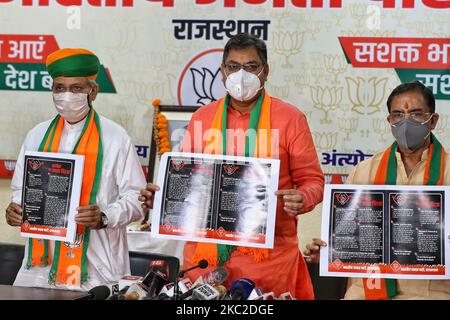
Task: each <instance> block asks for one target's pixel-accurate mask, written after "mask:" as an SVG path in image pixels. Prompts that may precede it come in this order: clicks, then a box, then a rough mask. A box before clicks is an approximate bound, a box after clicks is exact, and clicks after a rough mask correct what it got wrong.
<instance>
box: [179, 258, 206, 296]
mask: <svg viewBox="0 0 450 320" xmlns="http://www.w3.org/2000/svg"><path fill="white" fill-rule="evenodd" d="M207 267H208V261H207V260H205V259H202V260H200V261H199V262H198V263H197V265H195V266H193V267H190V268H187V269H184V270H181V271H180V272H179V273H178V277H177V281H176V283H175V290H174V291H175V293H174V299H175V300H179V298H180V297H179V296H178V285H179V283H178V282H179V281H178V280H179V279H180V278H183V277H184V274H185V273H186V272H189V271H191V270H194V269H197V268H200V269H205V268H207Z"/></svg>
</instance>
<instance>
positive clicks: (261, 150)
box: [193, 89, 272, 266]
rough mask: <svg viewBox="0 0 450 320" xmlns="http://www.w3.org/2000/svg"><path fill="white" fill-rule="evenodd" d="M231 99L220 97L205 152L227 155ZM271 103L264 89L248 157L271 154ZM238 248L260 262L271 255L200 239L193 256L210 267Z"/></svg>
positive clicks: (255, 113) (253, 120) (248, 140)
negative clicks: (218, 133) (228, 116)
mask: <svg viewBox="0 0 450 320" xmlns="http://www.w3.org/2000/svg"><path fill="white" fill-rule="evenodd" d="M229 101H230V97H229V95H227V96H225V97H224V98H222V99H220V100H219V104H218V108H217V111H216V114H215V116H214V119H213V122H212V125H211V129H212V130H210V131H209V132H210V133H209V136H208V138H207V140H206V147H205V148H204V150H203V152H204V153H210V154H224V155H226V154H227V136H226V130H227V109H228V104H229ZM270 105H271V99H270V96H269V95H268V94H267V93H266V92H265V91H264V89H263V91H262V93H261V95H260V96H259V98H258V100H257V102H256V106H255V107H254V108H253V109H252V110H251V112H250V122H249V130H248V131H247V135H246V139H245V156H246V157H252V156H254V157H258V158H270V157H271V154H272V153H271V137H270ZM217 132H221V133H222V134H221V135H220V136H218V135H217V134H215V133H217ZM255 133H256V134H255ZM235 250H237V251H238V252H241V253H243V254H246V255H249V256H251V257H252V258H253V259H254V260H255V261H256V262H261V261H263V260H265V259H267V257H268V256H269V250H268V249H259V248H251V247H242V246H238V247H236V246H231V245H223V244H213V243H204V242H198V243H197V245H196V248H195V252H194V256H193V263H194V264H197V263H198V262H199V261H200V260H201V259H206V260H207V261H208V263H209V265H210V266H217V265H222V264H224V263H225V262H227V261H228V260H229V259H230V257H231V254H232V253H233V252H234V251H235Z"/></svg>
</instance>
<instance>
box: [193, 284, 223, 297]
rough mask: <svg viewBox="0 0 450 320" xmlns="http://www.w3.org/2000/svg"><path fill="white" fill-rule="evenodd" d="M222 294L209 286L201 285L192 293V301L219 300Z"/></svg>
mask: <svg viewBox="0 0 450 320" xmlns="http://www.w3.org/2000/svg"><path fill="white" fill-rule="evenodd" d="M219 296H220V292H219V291H218V290H216V288H214V287H213V286H211V285H209V284H204V285H201V286H199V287H197V288H195V289H194V291H193V292H192V300H218V299H219Z"/></svg>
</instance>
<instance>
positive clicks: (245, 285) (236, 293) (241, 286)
mask: <svg viewBox="0 0 450 320" xmlns="http://www.w3.org/2000/svg"><path fill="white" fill-rule="evenodd" d="M254 288H255V283H254V282H253V281H252V280H250V279H246V278H241V279H237V280H234V281H233V282H232V283H231V289H230V294H229V295H228V296H225V299H224V300H247V299H248V297H249V296H250V294H251V293H252V290H253V289H254Z"/></svg>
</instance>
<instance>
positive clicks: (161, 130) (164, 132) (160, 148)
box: [152, 99, 170, 156]
mask: <svg viewBox="0 0 450 320" xmlns="http://www.w3.org/2000/svg"><path fill="white" fill-rule="evenodd" d="M152 104H153V107H154V108H155V112H154V113H153V135H154V137H155V142H156V152H157V153H158V155H159V156H162V155H163V154H164V153H165V152H169V151H170V138H169V122H168V121H167V118H166V116H165V115H163V114H162V113H161V112H160V111H159V105H160V104H161V100H159V99H155V100H153V103H152Z"/></svg>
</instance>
